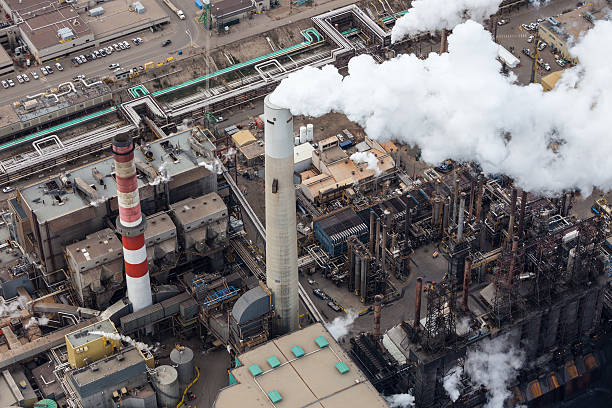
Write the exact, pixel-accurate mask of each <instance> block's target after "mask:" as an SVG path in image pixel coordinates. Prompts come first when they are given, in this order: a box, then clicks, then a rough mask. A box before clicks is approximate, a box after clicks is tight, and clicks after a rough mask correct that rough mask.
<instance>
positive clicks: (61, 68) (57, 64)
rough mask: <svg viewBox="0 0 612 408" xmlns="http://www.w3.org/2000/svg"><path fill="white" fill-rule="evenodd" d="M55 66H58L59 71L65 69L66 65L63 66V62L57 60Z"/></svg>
mask: <svg viewBox="0 0 612 408" xmlns="http://www.w3.org/2000/svg"><path fill="white" fill-rule="evenodd" d="M55 66H56V67H57V70H58V71H63V70H64V67H62V64H60V63H59V62H56V63H55Z"/></svg>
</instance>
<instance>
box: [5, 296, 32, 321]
mask: <svg viewBox="0 0 612 408" xmlns="http://www.w3.org/2000/svg"><path fill="white" fill-rule="evenodd" d="M27 303H28V299H27V298H26V297H25V296H19V297H17V298H16V299H15V300H13V301H11V302H2V303H0V318H1V317H21V311H22V310H26V308H27Z"/></svg>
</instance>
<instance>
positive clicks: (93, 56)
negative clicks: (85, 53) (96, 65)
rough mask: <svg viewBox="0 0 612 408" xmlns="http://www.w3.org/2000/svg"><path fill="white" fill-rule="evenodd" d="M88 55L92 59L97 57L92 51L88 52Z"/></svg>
mask: <svg viewBox="0 0 612 408" xmlns="http://www.w3.org/2000/svg"><path fill="white" fill-rule="evenodd" d="M89 57H90V58H91V59H92V60H95V59H96V58H97V57H96V54H94V53H93V52H92V53H91V54H89Z"/></svg>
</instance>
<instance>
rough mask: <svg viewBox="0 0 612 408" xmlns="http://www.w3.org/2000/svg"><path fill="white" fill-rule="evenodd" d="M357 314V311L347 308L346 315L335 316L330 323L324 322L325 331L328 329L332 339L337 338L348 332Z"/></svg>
mask: <svg viewBox="0 0 612 408" xmlns="http://www.w3.org/2000/svg"><path fill="white" fill-rule="evenodd" d="M357 316H359V314H358V313H357V312H355V311H354V310H349V311H348V313H347V314H346V316H339V317H336V318H335V319H334V320H332V322H331V323H328V324H326V325H325V327H327V331H329V333H330V334H331V335H332V337H333V338H334V339H336V340H339V339H340V338H341V337H344V336H346V335H347V334H348V332H349V329H350V328H351V326H352V325H353V322H354V321H355V319H357Z"/></svg>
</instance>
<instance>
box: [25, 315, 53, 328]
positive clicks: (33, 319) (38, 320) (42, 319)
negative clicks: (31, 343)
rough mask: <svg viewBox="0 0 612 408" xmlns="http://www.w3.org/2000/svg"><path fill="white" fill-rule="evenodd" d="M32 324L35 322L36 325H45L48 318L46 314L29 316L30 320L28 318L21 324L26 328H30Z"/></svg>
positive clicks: (47, 322)
mask: <svg viewBox="0 0 612 408" xmlns="http://www.w3.org/2000/svg"><path fill="white" fill-rule="evenodd" d="M33 324H36V325H38V326H46V325H48V324H49V318H48V317H47V316H42V317H34V316H32V317H30V320H28V322H27V323H26V324H25V325H24V326H23V327H25V328H26V329H28V328H30V326H32V325H33Z"/></svg>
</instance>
